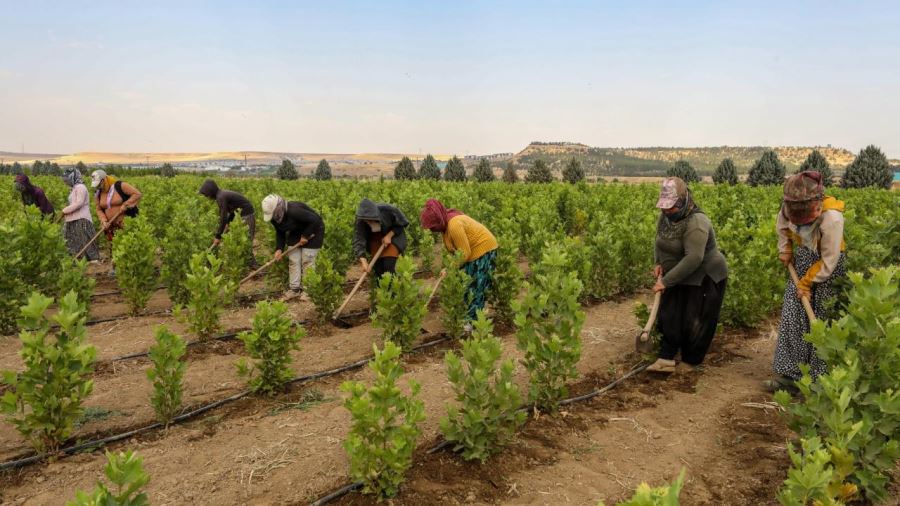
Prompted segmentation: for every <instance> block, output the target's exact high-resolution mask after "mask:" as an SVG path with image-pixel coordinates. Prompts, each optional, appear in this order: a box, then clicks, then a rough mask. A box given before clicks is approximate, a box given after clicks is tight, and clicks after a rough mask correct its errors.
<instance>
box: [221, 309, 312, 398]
mask: <svg viewBox="0 0 900 506" xmlns="http://www.w3.org/2000/svg"><path fill="white" fill-rule="evenodd" d="M305 335H306V331H305V330H303V327H299V326H298V327H296V328H295V327H294V325H293V322H292V321H291V318H290V315H289V314H288V310H287V305H286V304H285V303H284V302H280V301H275V302H267V301H261V302H258V303H257V304H256V314H254V315H253V330H251V331H247V332H241V333H240V334H239V335H238V339H240V340H241V341H243V343H244V349H245V350H246V351H247V354H248V355H250V358H252V359H254V362H253V363H252V364H250V365H247V362H246V360H245V359H241V360H240V361H239V362H238V363H237V368H238V373H239V374H240V375H241V376H244V377H246V378H247V379H248V380H249V385H250V389H251V390H253V391H254V392H261V393H263V394H266V395H274V394H276V393H278V392H279V391H281V390H282V389H283V388H284V384H285V383H287V381H288V380H290V379H291V378H292V377H293V371H291V362H292V361H293V359H292V358H291V352H292V351H295V350H299V349H300V346H299V345H298V342H299V341H300V339H302V338H303V337H304V336H305Z"/></svg>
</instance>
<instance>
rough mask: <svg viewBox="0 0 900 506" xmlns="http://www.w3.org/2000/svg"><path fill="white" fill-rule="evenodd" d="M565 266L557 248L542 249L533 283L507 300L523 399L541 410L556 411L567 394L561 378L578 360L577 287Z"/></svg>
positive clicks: (580, 315)
mask: <svg viewBox="0 0 900 506" xmlns="http://www.w3.org/2000/svg"><path fill="white" fill-rule="evenodd" d="M567 265H568V258H567V255H566V253H565V252H563V250H562V249H561V248H560V247H559V246H556V245H554V246H551V247H550V248H548V249H547V251H546V252H545V253H544V257H543V259H542V261H541V264H540V265H539V266H538V268H537V269H536V270H535V272H534V277H533V279H534V281H533V282H530V283H526V288H525V298H524V299H523V300H522V301H515V302H513V309H514V310H515V312H516V317H515V323H516V327H518V330H517V331H516V339H517V341H518V346H519V349H520V350H522V351H523V352H524V354H525V356H524V357H523V359H522V363H523V364H524V365H525V368H526V369H527V370H528V375H529V389H528V400H529V402H531V403H533V404H534V405H535V406H537V407H540V408H542V409H545V410H547V411H556V408H557V403H558V402H559V401H560V400H561V399H562V398H564V397H565V396H566V394H567V393H568V388H567V386H566V382H568V381H569V380H570V379H574V378H576V377H578V370H577V369H576V368H575V365H576V364H577V363H578V359H579V358H581V335H580V333H581V326H582V324H583V323H584V311H582V310H581V305H580V304H579V302H578V297H579V296H580V295H581V289H582V285H581V282H580V281H579V280H578V277H577V276H576V274H575V273H574V272H567V271H566V266H567Z"/></svg>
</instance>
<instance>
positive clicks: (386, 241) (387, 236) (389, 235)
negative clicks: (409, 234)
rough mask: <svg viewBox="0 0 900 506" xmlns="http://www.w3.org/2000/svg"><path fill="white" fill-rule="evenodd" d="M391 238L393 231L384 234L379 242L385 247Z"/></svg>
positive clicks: (388, 244)
mask: <svg viewBox="0 0 900 506" xmlns="http://www.w3.org/2000/svg"><path fill="white" fill-rule="evenodd" d="M393 238H394V233H393V232H389V233H387V234H385V235H384V237H383V238H382V239H381V244H384V246H385V247H387V246H390V245H391V239H393Z"/></svg>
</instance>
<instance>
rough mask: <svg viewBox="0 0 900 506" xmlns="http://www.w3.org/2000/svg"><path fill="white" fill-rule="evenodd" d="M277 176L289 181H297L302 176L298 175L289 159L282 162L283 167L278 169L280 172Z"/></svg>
mask: <svg viewBox="0 0 900 506" xmlns="http://www.w3.org/2000/svg"><path fill="white" fill-rule="evenodd" d="M275 175H276V176H277V177H278V179H289V180H293V179H297V178H299V177H300V175H299V174H297V169H296V167H294V162H292V161H290V160H288V159H284V160H282V161H281V167H278V172H276V174H275Z"/></svg>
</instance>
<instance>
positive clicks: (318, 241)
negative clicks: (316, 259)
mask: <svg viewBox="0 0 900 506" xmlns="http://www.w3.org/2000/svg"><path fill="white" fill-rule="evenodd" d="M271 223H272V227H274V228H275V249H279V250H281V251H284V248H285V246H288V247H290V246H293V245H295V244H297V242H298V241H300V238H301V237H304V238H305V239H307V240H308V241H309V242H307V243H306V246H304V247H305V248H309V249H319V248H321V247H322V241H323V240H324V239H325V222H324V221H322V217H321V216H319V215H318V214H317V213H316V212H315V211H313V210H312V208H310V207H309V206H307V205H306V204H304V203H302V202H288V203H287V209H285V211H284V217H282V218H281V221H280V222H278V223H276V222H275V220H272V221H271Z"/></svg>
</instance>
